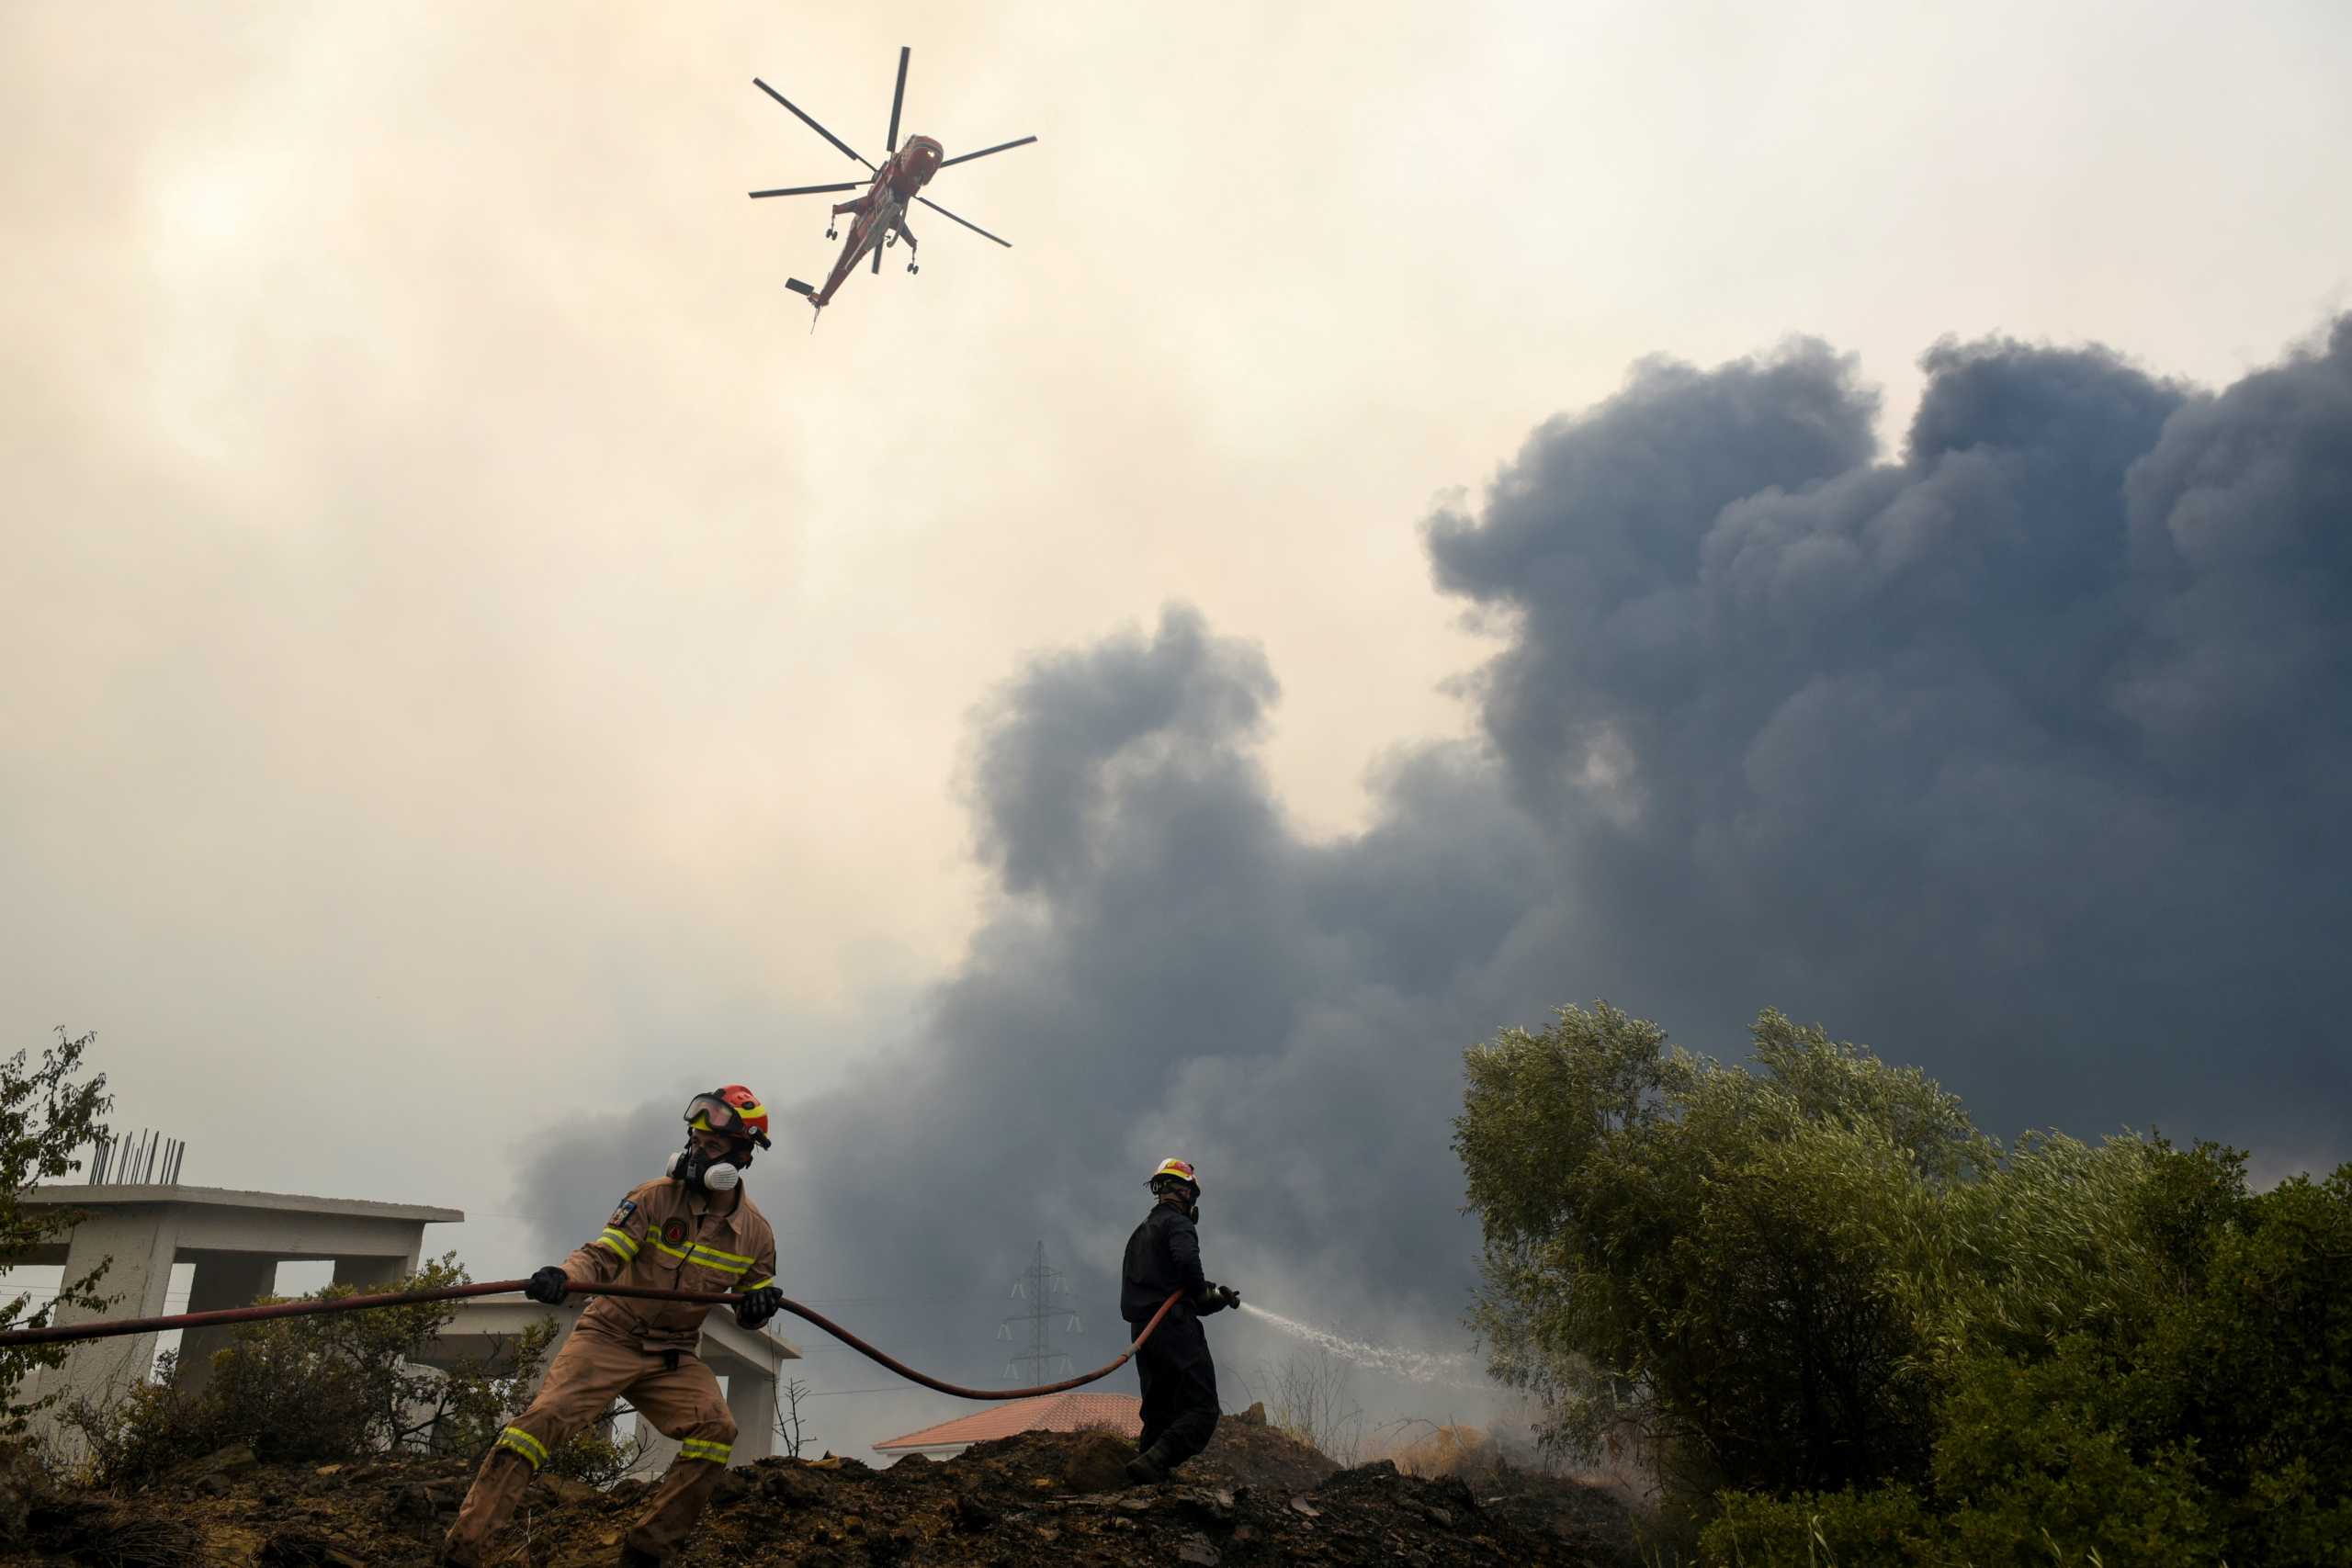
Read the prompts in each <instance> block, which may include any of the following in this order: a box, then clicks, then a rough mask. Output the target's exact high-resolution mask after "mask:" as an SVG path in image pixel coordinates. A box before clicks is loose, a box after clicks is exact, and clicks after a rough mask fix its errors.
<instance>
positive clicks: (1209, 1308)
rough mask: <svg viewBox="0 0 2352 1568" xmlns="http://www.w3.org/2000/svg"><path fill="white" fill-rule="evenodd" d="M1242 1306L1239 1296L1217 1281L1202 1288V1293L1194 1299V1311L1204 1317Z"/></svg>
mask: <svg viewBox="0 0 2352 1568" xmlns="http://www.w3.org/2000/svg"><path fill="white" fill-rule="evenodd" d="M1240 1304H1241V1298H1240V1297H1239V1296H1238V1295H1235V1294H1234V1293H1233V1292H1231V1291H1228V1290H1227V1289H1226V1288H1225V1287H1224V1286H1223V1285H1220V1284H1218V1283H1216V1281H1215V1280H1211V1281H1210V1282H1209V1283H1207V1284H1205V1285H1204V1286H1202V1287H1201V1293H1200V1294H1199V1295H1197V1296H1194V1297H1193V1312H1195V1313H1197V1314H1199V1315H1201V1316H1203V1317H1206V1316H1208V1315H1209V1314H1211V1313H1218V1312H1223V1311H1224V1310H1225V1309H1226V1308H1227V1307H1229V1306H1238V1305H1240Z"/></svg>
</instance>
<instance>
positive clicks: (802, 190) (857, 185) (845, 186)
mask: <svg viewBox="0 0 2352 1568" xmlns="http://www.w3.org/2000/svg"><path fill="white" fill-rule="evenodd" d="M864 189H865V181H864V180H848V181H845V182H843V183H842V184H841V185H837V186H793V187H792V188H791V189H790V190H755V191H753V192H752V199H753V200H757V199H758V198H760V197H763V196H815V195H816V194H817V193H818V192H819V191H827V190H864Z"/></svg>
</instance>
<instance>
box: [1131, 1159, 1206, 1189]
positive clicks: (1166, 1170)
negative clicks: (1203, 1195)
mask: <svg viewBox="0 0 2352 1568" xmlns="http://www.w3.org/2000/svg"><path fill="white" fill-rule="evenodd" d="M1163 1176H1172V1177H1174V1178H1175V1179H1177V1180H1179V1181H1181V1182H1183V1183H1184V1184H1185V1185H1186V1186H1188V1187H1190V1188H1191V1189H1192V1190H1193V1196H1194V1197H1196V1198H1197V1197H1198V1196H1200V1191H1201V1179H1200V1178H1199V1177H1197V1176H1195V1175H1193V1162H1192V1161H1191V1160H1188V1159H1164V1160H1161V1161H1160V1162H1159V1169H1158V1170H1155V1171H1153V1172H1152V1173H1151V1179H1149V1180H1148V1181H1146V1182H1145V1183H1144V1185H1145V1186H1146V1187H1157V1186H1158V1185H1159V1179H1160V1178H1161V1177H1163Z"/></svg>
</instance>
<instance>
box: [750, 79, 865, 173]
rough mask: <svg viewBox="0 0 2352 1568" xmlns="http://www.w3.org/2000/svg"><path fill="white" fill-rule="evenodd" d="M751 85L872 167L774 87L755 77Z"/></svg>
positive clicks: (862, 154) (802, 122)
mask: <svg viewBox="0 0 2352 1568" xmlns="http://www.w3.org/2000/svg"><path fill="white" fill-rule="evenodd" d="M752 86H754V87H757V88H758V89H759V90H760V91H761V92H763V93H765V94H766V95H767V96H769V97H771V98H774V99H775V101H776V102H777V103H780V104H782V105H783V106H784V107H786V108H788V109H790V110H791V111H792V112H793V115H794V116H795V117H796V118H797V119H798V120H799V121H800V123H801V124H803V125H805V126H807V127H808V128H809V130H813V131H815V132H816V133H817V134H818V135H820V136H821V137H823V138H824V139H825V140H826V141H830V142H831V143H832V144H833V145H834V146H836V147H838V148H840V149H841V150H842V152H843V153H844V154H846V155H847V156H849V157H851V158H854V159H855V160H856V161H857V162H859V163H861V164H865V166H866V167H867V168H869V169H872V168H873V167H874V164H873V162H872V161H871V160H870V159H868V158H867V157H866V156H865V154H864V153H863V152H859V151H858V150H857V149H856V148H854V147H852V146H851V145H850V144H849V143H848V142H846V141H842V139H841V138H840V137H838V136H835V135H834V134H833V133H832V132H831V131H830V130H826V129H825V128H824V127H823V126H821V125H819V124H818V123H817V122H816V121H815V120H813V119H810V118H809V116H808V115H807V113H806V112H804V111H803V110H802V109H801V107H800V106H799V105H798V104H796V103H794V102H793V101H792V100H791V99H790V98H787V97H786V96H784V95H783V94H782V93H779V92H777V91H776V90H775V88H774V87H771V86H769V85H767V84H766V83H765V82H763V81H761V80H760V79H759V78H758V77H757V76H754V77H752ZM876 173H877V174H878V173H880V171H879V170H876Z"/></svg>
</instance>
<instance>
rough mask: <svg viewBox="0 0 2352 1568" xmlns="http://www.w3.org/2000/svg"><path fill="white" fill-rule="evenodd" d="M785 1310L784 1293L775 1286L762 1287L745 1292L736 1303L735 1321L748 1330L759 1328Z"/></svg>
mask: <svg viewBox="0 0 2352 1568" xmlns="http://www.w3.org/2000/svg"><path fill="white" fill-rule="evenodd" d="M783 1308H784V1292H782V1291H779V1290H777V1289H776V1288H775V1286H774V1285H762V1286H761V1287H760V1288H759V1289H758V1290H756V1291H745V1292H743V1295H742V1299H741V1300H740V1301H738V1302H737V1303H735V1321H736V1322H737V1323H740V1324H741V1325H743V1326H744V1327H746V1328H757V1327H759V1326H760V1325H762V1324H763V1323H765V1322H766V1321H767V1320H768V1319H770V1318H772V1317H774V1316H775V1314H777V1313H778V1312H780V1311H782V1310H783Z"/></svg>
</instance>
